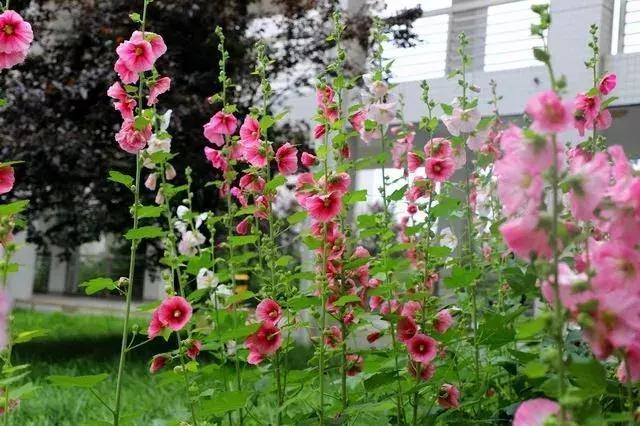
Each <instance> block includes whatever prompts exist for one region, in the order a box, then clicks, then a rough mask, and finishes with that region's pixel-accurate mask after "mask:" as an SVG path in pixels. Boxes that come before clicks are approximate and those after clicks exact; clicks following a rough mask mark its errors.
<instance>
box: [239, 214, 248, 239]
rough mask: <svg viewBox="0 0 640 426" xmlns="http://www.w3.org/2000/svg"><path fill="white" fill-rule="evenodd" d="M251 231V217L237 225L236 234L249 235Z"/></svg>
mask: <svg viewBox="0 0 640 426" xmlns="http://www.w3.org/2000/svg"><path fill="white" fill-rule="evenodd" d="M250 229H251V216H248V217H245V218H244V219H242V220H241V221H240V222H238V224H237V225H236V233H237V234H238V235H247V233H248V232H249V230H250Z"/></svg>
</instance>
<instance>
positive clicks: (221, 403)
mask: <svg viewBox="0 0 640 426" xmlns="http://www.w3.org/2000/svg"><path fill="white" fill-rule="evenodd" d="M249 395H250V393H249V392H247V391H231V392H222V393H218V394H214V395H213V399H210V400H206V401H202V402H201V404H200V409H199V410H198V411H199V412H198V414H199V415H200V416H201V417H206V416H220V415H222V414H225V413H227V412H229V411H233V410H239V409H241V408H244V406H245V405H247V401H248V400H249Z"/></svg>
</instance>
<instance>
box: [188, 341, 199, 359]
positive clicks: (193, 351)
mask: <svg viewBox="0 0 640 426" xmlns="http://www.w3.org/2000/svg"><path fill="white" fill-rule="evenodd" d="M201 349H202V342H201V341H200V340H192V341H191V344H190V345H189V349H187V356H188V357H189V358H191V359H193V360H195V359H196V357H197V356H198V355H199V354H200V350H201Z"/></svg>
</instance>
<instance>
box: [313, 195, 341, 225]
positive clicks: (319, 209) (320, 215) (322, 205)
mask: <svg viewBox="0 0 640 426" xmlns="http://www.w3.org/2000/svg"><path fill="white" fill-rule="evenodd" d="M304 207H305V208H306V209H307V211H309V215H311V217H312V218H313V219H315V220H317V221H318V222H323V223H326V222H330V221H331V220H333V218H335V217H336V216H337V215H338V214H339V213H340V210H342V197H341V195H340V194H339V193H337V192H331V193H330V194H327V195H312V196H310V197H309V198H307V199H306V201H305V203H304Z"/></svg>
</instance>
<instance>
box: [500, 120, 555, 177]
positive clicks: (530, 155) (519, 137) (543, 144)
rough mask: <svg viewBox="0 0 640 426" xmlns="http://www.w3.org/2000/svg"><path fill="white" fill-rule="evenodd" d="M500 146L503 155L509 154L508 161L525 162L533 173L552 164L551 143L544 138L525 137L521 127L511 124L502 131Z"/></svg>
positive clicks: (543, 169)
mask: <svg viewBox="0 0 640 426" xmlns="http://www.w3.org/2000/svg"><path fill="white" fill-rule="evenodd" d="M500 146H501V147H502V149H503V151H504V154H505V157H507V156H509V157H510V159H511V160H510V161H515V160H517V161H519V162H521V163H526V164H527V167H528V169H529V170H531V171H532V172H533V173H542V172H544V171H546V170H547V169H548V168H549V167H551V165H552V164H553V155H554V152H553V146H552V144H551V143H549V141H548V140H547V139H546V138H538V139H535V140H530V139H528V138H526V137H525V135H524V132H523V131H522V129H521V128H519V127H517V126H515V125H513V124H512V125H510V126H509V127H508V128H507V129H505V130H504V131H503V132H502V137H501V138H500ZM556 155H557V153H556ZM558 164H561V161H558Z"/></svg>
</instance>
